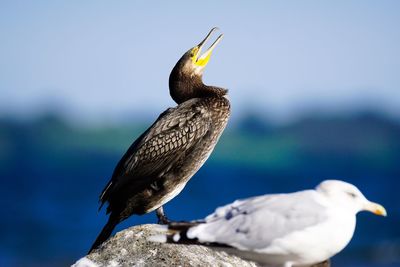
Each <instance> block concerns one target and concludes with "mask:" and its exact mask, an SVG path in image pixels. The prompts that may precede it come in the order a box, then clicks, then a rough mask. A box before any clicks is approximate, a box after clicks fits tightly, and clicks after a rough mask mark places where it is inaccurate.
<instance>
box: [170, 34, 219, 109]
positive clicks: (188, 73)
mask: <svg viewBox="0 0 400 267" xmlns="http://www.w3.org/2000/svg"><path fill="white" fill-rule="evenodd" d="M217 29H218V28H212V29H211V31H210V32H209V33H208V34H207V36H206V37H205V38H204V39H203V40H202V41H201V42H200V43H199V44H198V45H196V46H195V47H193V48H191V49H189V50H188V51H187V52H186V53H185V54H183V56H182V57H181V58H180V59H179V61H178V62H177V63H176V65H175V67H174V68H173V69H172V72H171V75H170V77H169V88H170V93H171V96H172V98H173V99H174V100H175V101H176V102H177V103H181V102H183V101H186V100H188V99H190V98H193V97H198V96H201V93H204V90H205V88H206V87H207V86H205V85H204V84H203V81H202V76H203V71H204V69H205V67H206V66H207V63H208V61H209V60H210V57H211V53H212V51H213V50H214V48H215V47H216V46H217V44H218V43H219V42H220V41H221V39H222V37H223V34H221V35H219V36H218V38H217V39H216V40H215V41H214V43H213V44H212V45H211V46H210V47H209V48H208V49H207V50H206V51H205V52H204V53H201V52H202V49H203V48H204V46H205V43H206V42H207V40H208V39H210V37H211V35H212V33H213V32H214V31H216V30H217Z"/></svg>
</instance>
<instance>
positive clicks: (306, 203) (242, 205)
mask: <svg viewBox="0 0 400 267" xmlns="http://www.w3.org/2000/svg"><path fill="white" fill-rule="evenodd" d="M326 219H327V214H326V212H325V208H324V207H323V206H322V205H321V204H319V203H318V201H317V196H316V192H315V191H314V190H307V191H301V192H297V193H291V194H277V195H265V196H260V197H253V198H249V199H245V200H238V201H235V202H234V203H232V204H229V205H226V206H223V207H220V208H218V209H217V210H216V211H215V212H214V213H213V214H211V215H209V216H208V217H207V218H206V222H205V223H203V224H199V225H198V226H195V227H193V228H191V229H190V230H189V231H188V233H187V236H188V237H189V238H197V239H198V240H199V241H200V242H208V243H220V244H225V245H229V246H232V247H235V248H238V249H240V250H246V251H261V250H263V249H267V248H269V246H270V245H271V243H273V241H274V240H277V239H282V238H285V237H286V236H288V235H290V234H292V233H294V232H296V231H301V230H303V229H306V228H308V227H311V226H315V225H317V224H320V223H322V222H324V221H325V220H326Z"/></svg>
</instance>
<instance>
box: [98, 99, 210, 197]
mask: <svg viewBox="0 0 400 267" xmlns="http://www.w3.org/2000/svg"><path fill="white" fill-rule="evenodd" d="M199 101H201V99H199V98H195V99H192V100H189V101H186V102H184V103H182V104H181V105H179V106H177V107H176V108H170V109H167V110H166V111H165V112H163V113H162V114H161V115H160V116H159V117H158V119H157V120H156V122H155V123H154V124H153V125H152V126H150V128H149V129H147V130H146V131H145V132H144V133H143V134H142V135H141V136H140V137H139V138H138V139H137V140H136V141H135V142H134V143H133V144H132V145H131V146H130V147H129V149H128V151H127V152H126V153H125V155H124V156H123V157H122V159H121V160H120V161H119V163H118V164H117V166H116V168H115V170H114V173H113V176H112V179H111V180H110V182H109V183H108V184H107V186H106V187H105V189H104V190H103V192H102V194H101V195H100V201H101V202H102V204H104V202H105V201H107V200H108V199H109V195H110V193H112V192H113V191H114V190H116V189H117V188H119V187H120V186H123V185H125V184H126V183H130V182H132V183H135V180H137V181H136V182H137V183H139V184H142V183H146V184H150V183H151V182H152V181H151V180H152V179H153V180H156V179H157V178H158V177H161V176H162V175H163V174H164V173H165V172H166V171H168V170H169V169H170V167H171V166H172V165H173V163H175V162H176V161H177V160H179V159H180V158H181V157H182V156H184V155H185V154H186V152H187V151H189V150H190V149H192V148H193V147H194V146H195V145H196V144H197V143H198V142H199V141H200V140H201V139H202V138H203V137H204V136H205V135H206V134H207V132H208V131H209V130H210V127H211V118H210V114H209V113H208V112H207V109H206V107H205V106H203V105H199ZM141 180H143V181H141ZM144 180H146V181H144Z"/></svg>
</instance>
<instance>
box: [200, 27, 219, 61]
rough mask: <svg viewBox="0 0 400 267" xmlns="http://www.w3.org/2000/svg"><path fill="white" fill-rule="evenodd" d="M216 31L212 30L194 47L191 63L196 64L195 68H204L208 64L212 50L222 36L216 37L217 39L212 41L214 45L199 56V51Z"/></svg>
mask: <svg viewBox="0 0 400 267" xmlns="http://www.w3.org/2000/svg"><path fill="white" fill-rule="evenodd" d="M216 30H218V28H216V27H215V28H212V29H211V31H210V32H209V33H208V34H207V36H206V37H205V38H204V39H203V41H201V42H200V43H199V44H198V45H197V46H196V47H194V48H193V49H194V51H193V52H194V53H193V57H192V60H193V63H194V64H196V65H197V66H200V67H205V66H206V65H207V63H208V61H209V60H210V57H211V53H212V51H213V50H214V48H215V47H216V46H217V44H218V43H219V42H220V41H221V40H222V37H223V36H224V35H223V34H221V35H220V36H218V38H217V39H216V40H215V41H214V43H213V44H212V45H211V46H210V47H209V48H208V49H207V51H206V52H205V53H204V54H203V55H201V56H199V55H200V53H201V49H202V48H203V47H204V44H205V43H206V42H207V40H208V39H210V37H211V34H212V33H213V32H214V31H216Z"/></svg>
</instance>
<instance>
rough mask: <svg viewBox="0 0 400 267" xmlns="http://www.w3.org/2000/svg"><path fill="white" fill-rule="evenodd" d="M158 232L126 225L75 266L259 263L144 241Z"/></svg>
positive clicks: (198, 248)
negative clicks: (126, 227) (125, 227)
mask: <svg viewBox="0 0 400 267" xmlns="http://www.w3.org/2000/svg"><path fill="white" fill-rule="evenodd" d="M159 233H160V226H159V225H154V224H146V225H139V226H134V227H131V228H128V229H126V230H123V231H121V232H119V233H117V234H116V235H115V236H114V237H112V238H110V239H109V240H108V241H106V242H105V243H104V244H103V245H102V246H100V247H99V249H97V250H95V251H93V252H92V253H91V254H89V255H87V256H86V257H85V258H82V259H81V260H79V261H78V262H77V263H76V264H75V266H77V267H95V266H138V267H139V266H140V267H142V266H143V267H144V266H146V267H147V266H162V267H163V266H185V267H186V266H243V267H247V266H249V267H250V266H253V267H255V266H259V265H257V264H256V263H254V262H250V261H246V260H243V259H241V258H239V257H236V256H233V255H229V254H227V253H226V252H223V251H216V250H213V249H211V248H209V247H205V246H199V245H179V244H164V243H155V242H151V241H148V237H150V236H155V235H157V234H159ZM320 266H329V265H320Z"/></svg>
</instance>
